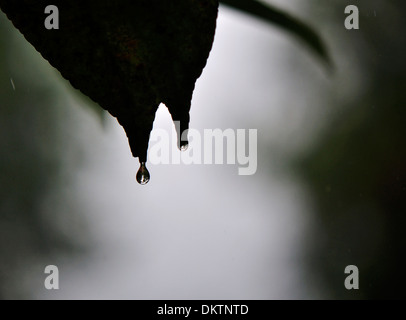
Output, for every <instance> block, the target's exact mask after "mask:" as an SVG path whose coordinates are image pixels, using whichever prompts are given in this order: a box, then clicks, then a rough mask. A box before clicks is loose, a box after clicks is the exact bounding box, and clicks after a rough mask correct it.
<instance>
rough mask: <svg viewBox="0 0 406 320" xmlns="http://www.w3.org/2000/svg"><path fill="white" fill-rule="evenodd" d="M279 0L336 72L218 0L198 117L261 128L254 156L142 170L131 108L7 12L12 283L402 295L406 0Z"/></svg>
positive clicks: (237, 293) (70, 290)
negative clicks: (127, 118)
mask: <svg viewBox="0 0 406 320" xmlns="http://www.w3.org/2000/svg"><path fill="white" fill-rule="evenodd" d="M268 2H269V3H271V4H275V5H277V6H279V7H280V8H283V9H285V10H286V11H288V12H290V13H292V14H293V15H295V16H297V17H300V18H301V19H302V20H304V21H307V22H308V23H309V24H310V25H312V26H313V27H314V28H315V29H316V30H317V31H318V32H319V33H320V35H321V36H322V38H323V39H324V41H325V42H326V44H327V46H328V48H329V52H330V54H331V57H332V60H333V63H334V72H330V71H329V70H328V69H327V68H325V67H324V65H323V63H321V62H320V61H319V60H318V59H317V58H316V57H314V56H313V55H312V54H311V53H310V52H309V51H308V50H307V48H306V46H304V45H303V44H302V43H301V42H300V41H296V39H295V38H292V37H291V36H290V35H289V34H287V33H285V32H284V31H282V30H281V29H278V28H274V27H272V26H270V25H269V24H267V23H265V22H263V21H260V20H257V19H255V18H253V17H250V16H247V15H244V14H242V13H240V12H237V11H235V10H232V9H229V8H227V7H224V6H221V7H220V13H219V19H218V28H217V33H216V38H215V43H214V47H213V50H212V53H211V56H210V58H209V61H208V65H207V67H206V69H205V70H204V72H203V75H202V77H201V78H200V79H199V80H198V82H197V86H196V90H195V93H194V98H193V103H192V111H191V126H192V127H193V128H196V129H198V130H203V129H215V128H221V129H227V128H233V129H250V128H251V129H258V171H257V173H256V175H254V176H238V168H237V165H192V166H187V165H150V166H149V170H150V172H151V181H150V183H149V184H148V185H146V186H140V185H139V184H138V183H137V182H136V181H135V173H136V171H137V170H138V163H137V162H138V161H137V160H136V159H133V158H132V157H131V153H130V149H129V146H128V143H127V139H126V136H125V133H124V131H123V130H122V128H121V127H120V126H119V124H118V123H117V121H116V120H115V119H114V118H112V117H111V116H109V115H108V114H105V113H104V112H103V111H102V110H101V108H99V107H98V106H97V105H95V104H94V103H92V102H91V101H89V100H88V99H87V98H86V97H83V96H82V95H81V94H80V93H79V92H78V91H76V90H74V89H72V88H71V87H70V85H69V83H68V82H67V81H66V80H64V79H63V78H61V76H60V74H59V73H58V72H57V71H56V70H55V69H53V68H52V67H50V65H49V64H48V63H47V62H46V61H45V60H44V59H43V58H42V57H41V56H40V55H39V54H38V53H37V52H36V51H35V49H34V48H33V47H32V46H31V45H30V44H29V43H27V42H26V41H25V40H24V38H23V37H22V36H21V34H20V33H19V32H18V31H17V30H15V29H14V27H13V26H12V24H11V23H10V22H9V21H8V20H7V18H6V17H5V15H4V14H3V13H0V298H3V299H373V298H405V296H406V295H405V285H406V273H405V272H404V270H406V263H405V258H404V253H405V245H406V243H405V242H406V241H405V232H404V230H405V222H406V221H405V220H406V218H405V214H406V201H405V199H406V148H405V137H406V129H405V127H406V126H405V123H406V117H405V116H406V110H405V102H406V90H405V89H406V59H405V58H404V57H405V53H406V51H405V49H406V38H405V37H404V35H403V31H404V30H405V29H406V18H405V16H404V14H403V13H404V12H406V3H405V2H404V1H401V0H387V1H379V0H358V1H356V3H353V2H349V1H344V0H330V1H321V0H300V1H299V0H295V1H293V0H283V1H282V0H278V1H268ZM349 4H356V5H358V7H359V9H360V13H361V17H360V30H351V31H349V30H346V29H345V28H344V19H345V15H344V9H345V7H346V6H347V5H349ZM154 126H155V128H165V129H167V130H170V129H171V126H172V124H171V120H170V116H169V114H168V112H167V110H166V108H165V107H164V106H161V107H160V109H159V111H158V112H157V118H156V121H155V124H154ZM350 264H351V265H356V266H358V268H359V270H360V289H359V290H352V291H348V290H346V289H345V287H344V279H345V277H346V275H345V274H344V269H345V267H346V266H347V265H350ZM46 265H57V266H58V267H59V271H60V290H58V291H47V290H46V289H45V288H44V279H45V277H46V275H45V274H44V268H45V266H46Z"/></svg>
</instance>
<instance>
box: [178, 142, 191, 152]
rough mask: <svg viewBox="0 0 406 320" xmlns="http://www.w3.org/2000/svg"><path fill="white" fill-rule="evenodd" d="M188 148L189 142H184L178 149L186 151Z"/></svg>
mask: <svg viewBox="0 0 406 320" xmlns="http://www.w3.org/2000/svg"><path fill="white" fill-rule="evenodd" d="M188 148H189V144H188V143H186V144H184V145H181V146H180V151H186V150H187V149H188Z"/></svg>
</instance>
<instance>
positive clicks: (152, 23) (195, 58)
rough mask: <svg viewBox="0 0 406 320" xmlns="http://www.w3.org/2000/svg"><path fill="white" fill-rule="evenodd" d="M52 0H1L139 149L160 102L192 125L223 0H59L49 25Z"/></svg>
mask: <svg viewBox="0 0 406 320" xmlns="http://www.w3.org/2000/svg"><path fill="white" fill-rule="evenodd" d="M49 4H50V2H49V1H44V0H0V7H1V9H2V11H4V12H5V13H6V14H7V16H8V18H9V19H10V20H11V21H12V22H13V24H14V25H15V26H16V27H17V28H18V29H19V30H20V31H21V33H22V34H23V35H24V36H25V38H26V39H27V40H28V41H29V42H30V43H31V44H32V45H33V46H34V47H35V48H36V49H37V50H38V51H39V52H40V53H41V54H42V55H43V57H44V58H45V59H47V60H48V61H49V62H50V63H51V64H52V65H53V66H54V67H55V68H57V69H58V70H59V71H60V72H61V74H62V75H63V76H64V77H65V78H66V79H68V80H69V81H70V82H71V84H72V85H73V86H74V87H75V88H77V89H80V90H81V91H82V92H83V93H84V94H85V95H87V96H89V97H90V98H91V99H93V100H94V101H96V102H97V103H99V104H100V106H102V107H103V108H104V109H106V110H107V111H109V112H110V113H111V114H112V115H113V116H115V117H116V118H117V119H118V121H119V122H120V124H121V125H122V126H123V127H124V129H125V131H126V133H127V136H128V139H129V143H130V146H131V150H132V153H133V156H134V157H139V159H140V162H146V158H147V148H148V140H149V134H150V131H151V130H152V125H153V121H154V117H155V112H156V110H157V107H158V106H159V104H160V103H161V102H163V103H165V105H166V106H167V107H168V109H169V111H170V113H171V114H172V118H173V120H174V121H175V120H176V121H180V130H181V132H183V130H185V129H187V128H188V123H189V110H190V103H191V98H192V94H193V90H194V86H195V81H196V79H197V78H198V77H199V76H200V74H201V73H202V70H203V68H204V66H205V64H206V60H207V58H208V55H209V52H210V50H211V47H212V43H213V38H214V32H215V27H216V19H217V10H218V1H217V0H177V1H176V2H173V1H167V0H116V1H99V0H72V1H66V0H65V1H60V0H59V1H53V2H52V4H53V5H56V6H57V7H58V9H59V13H60V23H59V24H60V28H59V29H58V30H47V29H46V28H45V26H44V21H45V18H46V17H47V15H46V14H45V13H44V10H45V8H46V7H47V6H48V5H49ZM178 134H180V132H178ZM186 143H187V142H183V144H186Z"/></svg>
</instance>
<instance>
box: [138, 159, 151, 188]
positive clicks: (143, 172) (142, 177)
mask: <svg viewBox="0 0 406 320" xmlns="http://www.w3.org/2000/svg"><path fill="white" fill-rule="evenodd" d="M149 179H150V175H149V171H148V169H147V167H146V166H145V162H141V163H140V168H139V170H138V172H137V182H138V183H139V184H141V185H145V184H147V183H148V181H149Z"/></svg>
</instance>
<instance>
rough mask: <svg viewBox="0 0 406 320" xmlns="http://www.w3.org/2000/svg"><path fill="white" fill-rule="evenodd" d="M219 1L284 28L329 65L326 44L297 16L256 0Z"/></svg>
mask: <svg viewBox="0 0 406 320" xmlns="http://www.w3.org/2000/svg"><path fill="white" fill-rule="evenodd" d="M220 3H222V4H225V5H227V6H230V7H232V8H235V9H238V10H240V11H243V12H245V13H248V14H251V15H253V16H255V17H257V18H260V19H263V20H265V21H266V22H269V23H272V24H275V25H277V26H279V27H281V28H283V29H286V30H287V31H289V32H290V33H292V34H294V35H295V36H297V37H299V38H300V39H301V40H302V41H303V42H304V43H306V44H307V45H308V46H309V47H310V48H311V49H312V50H313V51H314V52H315V53H316V54H317V55H318V56H319V57H320V58H321V59H322V60H323V61H325V62H326V63H327V64H328V65H329V66H330V65H331V61H330V57H329V54H328V52H327V49H326V46H325V44H324V43H323V41H322V40H321V38H320V37H319V35H318V34H317V33H316V32H315V31H314V30H313V29H312V28H310V27H309V26H307V25H306V24H305V23H304V22H302V21H300V20H298V19H297V18H294V17H292V16H290V15H288V14H287V13H284V12H282V11H280V10H278V9H276V8H274V7H272V6H270V5H267V4H264V3H262V2H259V1H256V0H220Z"/></svg>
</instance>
